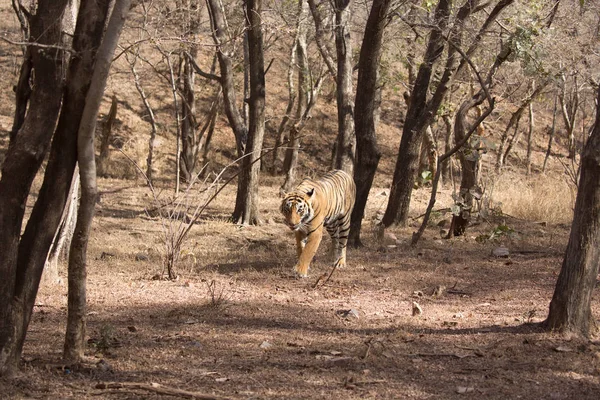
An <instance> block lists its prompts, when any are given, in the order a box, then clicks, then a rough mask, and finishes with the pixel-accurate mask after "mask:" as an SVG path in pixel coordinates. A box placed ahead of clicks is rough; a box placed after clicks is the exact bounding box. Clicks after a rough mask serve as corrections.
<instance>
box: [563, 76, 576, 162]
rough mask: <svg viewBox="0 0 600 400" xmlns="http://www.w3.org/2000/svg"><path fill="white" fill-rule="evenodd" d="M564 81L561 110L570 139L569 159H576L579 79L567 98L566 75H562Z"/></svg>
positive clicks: (574, 83)
mask: <svg viewBox="0 0 600 400" xmlns="http://www.w3.org/2000/svg"><path fill="white" fill-rule="evenodd" d="M561 79H562V91H561V93H560V95H559V100H560V110H561V114H562V117H563V121H564V123H565V129H566V130H567V137H568V139H569V142H568V147H569V158H574V157H575V153H576V143H575V119H576V117H577V110H578V109H579V90H578V88H577V77H575V78H574V82H573V87H572V88H571V93H570V94H569V96H568V97H567V79H566V77H565V75H564V74H562V75H561Z"/></svg>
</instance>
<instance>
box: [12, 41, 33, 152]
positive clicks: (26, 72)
mask: <svg viewBox="0 0 600 400" xmlns="http://www.w3.org/2000/svg"><path fill="white" fill-rule="evenodd" d="M32 68H33V60H32V58H31V50H30V48H27V50H25V54H24V55H23V62H22V63H21V69H20V71H19V80H18V81H17V85H16V87H15V116H14V119H13V125H12V129H11V131H10V136H9V138H10V143H13V142H14V140H15V137H16V136H17V133H18V132H19V129H21V126H23V122H24V121H25V113H26V112H27V105H28V104H29V98H30V96H31V70H32Z"/></svg>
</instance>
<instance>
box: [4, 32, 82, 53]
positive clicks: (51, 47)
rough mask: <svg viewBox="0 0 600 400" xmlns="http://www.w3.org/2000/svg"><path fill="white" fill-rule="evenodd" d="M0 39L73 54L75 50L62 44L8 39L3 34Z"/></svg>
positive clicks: (20, 44)
mask: <svg viewBox="0 0 600 400" xmlns="http://www.w3.org/2000/svg"><path fill="white" fill-rule="evenodd" d="M0 40H3V41H5V42H6V43H10V44H14V45H16V46H30V47H39V48H41V49H56V50H62V51H66V52H68V53H73V54H75V53H76V52H75V50H73V49H71V48H69V47H64V46H58V45H55V44H43V43H36V42H19V41H16V40H10V39H8V38H5V37H3V36H0Z"/></svg>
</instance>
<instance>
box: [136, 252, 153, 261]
mask: <svg viewBox="0 0 600 400" xmlns="http://www.w3.org/2000/svg"><path fill="white" fill-rule="evenodd" d="M149 259H150V257H148V254H145V253H137V254H136V255H135V261H148V260H149Z"/></svg>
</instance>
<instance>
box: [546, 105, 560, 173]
mask: <svg viewBox="0 0 600 400" xmlns="http://www.w3.org/2000/svg"><path fill="white" fill-rule="evenodd" d="M557 105H558V95H554V109H553V111H552V126H551V127H550V131H549V132H548V146H547V147H546V156H545V157H544V165H542V172H546V164H547V163H548V158H550V154H551V153H552V141H553V140H554V133H555V132H556V114H557Z"/></svg>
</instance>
